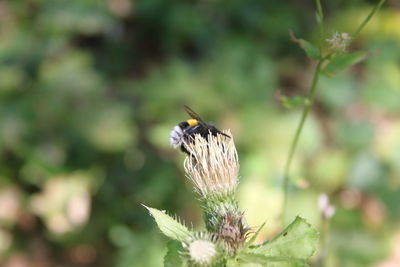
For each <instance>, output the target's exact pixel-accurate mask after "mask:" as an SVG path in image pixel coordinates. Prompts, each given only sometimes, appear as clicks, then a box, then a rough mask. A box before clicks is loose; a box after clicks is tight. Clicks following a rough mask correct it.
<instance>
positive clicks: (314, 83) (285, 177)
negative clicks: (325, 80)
mask: <svg viewBox="0 0 400 267" xmlns="http://www.w3.org/2000/svg"><path fill="white" fill-rule="evenodd" d="M324 60H325V59H320V60H319V61H318V64H317V66H316V68H315V71H314V76H313V80H312V84H311V87H310V90H309V94H308V96H307V99H306V100H305V103H304V108H303V113H302V115H301V119H300V123H299V125H298V126H297V130H296V134H295V136H294V138H293V141H292V144H291V146H290V150H289V156H288V157H287V159H286V163H285V169H284V173H283V208H282V223H284V221H285V220H284V219H285V214H286V209H287V203H288V191H289V170H290V165H291V163H292V159H293V155H294V152H295V150H296V147H297V143H298V141H299V138H300V134H301V131H302V130H303V126H304V123H305V121H306V118H307V115H308V113H309V112H310V109H311V106H312V103H313V101H314V98H315V93H316V91H317V83H318V79H319V75H320V72H321V66H322V63H323V62H324Z"/></svg>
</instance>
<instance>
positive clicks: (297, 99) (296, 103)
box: [279, 95, 305, 109]
mask: <svg viewBox="0 0 400 267" xmlns="http://www.w3.org/2000/svg"><path fill="white" fill-rule="evenodd" d="M279 101H280V102H281V103H282V105H283V106H284V107H285V108H288V109H293V108H298V107H301V106H303V105H304V103H305V98H304V97H302V96H293V97H287V96H283V95H281V96H279Z"/></svg>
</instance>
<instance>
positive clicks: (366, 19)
mask: <svg viewBox="0 0 400 267" xmlns="http://www.w3.org/2000/svg"><path fill="white" fill-rule="evenodd" d="M385 1H386V0H380V1H379V3H378V4H377V5H376V6H375V7H374V9H372V10H371V12H369V14H368V16H367V17H366V18H365V20H364V21H363V22H362V23H361V25H360V26H359V27H358V28H357V30H356V31H355V32H354V34H353V38H356V36H357V35H358V34H359V33H360V32H361V31H362V29H363V28H364V27H365V25H367V23H368V22H369V21H370V20H371V18H372V16H373V15H374V14H375V13H376V12H377V11H378V10H379V9H380V8H381V6H382V5H383V3H385Z"/></svg>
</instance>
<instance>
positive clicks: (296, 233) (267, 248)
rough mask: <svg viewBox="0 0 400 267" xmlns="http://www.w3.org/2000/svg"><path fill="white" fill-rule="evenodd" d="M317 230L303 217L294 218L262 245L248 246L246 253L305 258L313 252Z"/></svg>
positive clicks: (296, 258)
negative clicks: (275, 235) (281, 230)
mask: <svg viewBox="0 0 400 267" xmlns="http://www.w3.org/2000/svg"><path fill="white" fill-rule="evenodd" d="M317 241H318V232H317V231H316V230H315V229H314V228H313V227H312V226H311V225H310V224H309V223H308V222H307V221H306V220H304V219H303V218H301V217H296V219H295V220H294V221H293V222H292V223H291V224H290V225H289V226H288V227H287V228H286V229H285V230H284V231H283V232H282V233H280V234H279V235H278V236H277V237H275V238H274V239H273V240H271V241H267V242H265V243H263V244H262V245H259V246H256V247H253V248H250V249H248V250H247V252H248V253H252V254H259V255H263V256H265V257H276V258H282V259H283V258H285V259H291V260H299V261H301V260H307V259H308V258H309V257H311V256H312V254H313V253H314V251H315V249H316V246H317Z"/></svg>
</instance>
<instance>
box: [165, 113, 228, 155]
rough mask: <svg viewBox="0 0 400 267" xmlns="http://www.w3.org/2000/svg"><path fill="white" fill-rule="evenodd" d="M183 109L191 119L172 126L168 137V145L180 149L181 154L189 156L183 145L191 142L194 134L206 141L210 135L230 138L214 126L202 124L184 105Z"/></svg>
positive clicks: (197, 116) (196, 115) (199, 118)
mask: <svg viewBox="0 0 400 267" xmlns="http://www.w3.org/2000/svg"><path fill="white" fill-rule="evenodd" d="M184 108H185V110H186V112H187V113H188V114H189V116H190V117H191V118H192V119H190V120H187V121H183V122H180V123H179V124H178V125H176V126H174V128H173V129H172V131H171V133H170V135H169V143H170V144H171V146H172V147H174V148H177V147H180V148H181V151H182V152H185V153H186V154H188V155H190V153H189V151H188V150H187V149H186V147H185V143H189V142H192V141H193V140H194V135H195V134H199V135H201V136H202V137H203V138H204V139H206V140H208V136H209V135H210V134H212V135H213V136H216V135H217V134H220V135H223V136H225V137H228V138H230V136H229V135H227V134H225V133H223V132H221V131H220V130H218V129H217V128H216V127H215V126H214V125H212V124H209V123H206V122H204V121H203V119H202V118H201V117H200V116H199V115H198V114H197V113H196V112H194V111H193V110H192V109H191V108H189V107H188V106H186V105H185V106H184Z"/></svg>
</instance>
